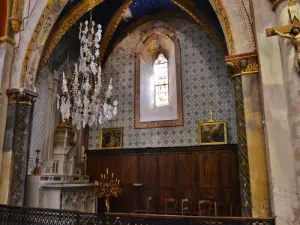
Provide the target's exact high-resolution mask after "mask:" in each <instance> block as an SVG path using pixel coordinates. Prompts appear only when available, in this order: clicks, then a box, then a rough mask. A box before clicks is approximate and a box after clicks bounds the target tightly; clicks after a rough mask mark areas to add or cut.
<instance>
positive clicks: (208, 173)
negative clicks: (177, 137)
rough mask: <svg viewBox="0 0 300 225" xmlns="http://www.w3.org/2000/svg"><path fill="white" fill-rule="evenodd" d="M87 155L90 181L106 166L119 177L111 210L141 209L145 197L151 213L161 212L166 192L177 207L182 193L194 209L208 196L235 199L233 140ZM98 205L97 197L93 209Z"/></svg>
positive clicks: (224, 201) (223, 200)
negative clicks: (118, 192) (119, 191)
mask: <svg viewBox="0 0 300 225" xmlns="http://www.w3.org/2000/svg"><path fill="white" fill-rule="evenodd" d="M87 155H88V158H87V174H88V175H90V176H91V179H92V181H94V180H95V179H99V178H100V174H101V173H104V172H105V170H106V168H108V169H109V171H110V172H114V173H115V174H116V175H117V176H118V177H119V178H120V180H121V187H122V189H123V193H122V196H120V197H119V198H117V199H112V200H111V210H112V211H113V212H132V211H136V210H146V199H147V198H148V197H152V199H153V205H154V210H155V211H156V212H157V213H163V212H164V211H165V199H166V198H170V197H172V198H175V199H177V201H178V205H177V206H178V207H177V211H178V212H180V211H181V199H183V198H188V199H189V200H191V201H192V203H193V209H194V212H197V210H198V208H197V207H198V206H197V201H198V200H202V199H213V200H215V201H217V202H220V206H222V204H223V206H224V205H228V204H230V203H235V204H239V202H240V196H239V177H238V165H237V146H236V145H224V146H193V147H180V148H152V149H124V150H117V151H114V150H110V151H90V152H89V151H88V152H87ZM135 183H141V184H143V185H142V186H141V187H135V186H134V185H133V184H135ZM221 208H222V207H221ZM223 208H224V207H223ZM227 208H228V207H227ZM104 210H105V207H104V201H103V199H101V200H100V201H99V208H98V211H99V212H103V211H104ZM221 210H222V209H221ZM225 211H226V210H225ZM225 211H224V212H225ZM227 211H228V210H227ZM224 212H222V215H226V212H225V213H224ZM220 215H221V214H220Z"/></svg>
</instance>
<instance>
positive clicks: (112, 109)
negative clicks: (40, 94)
mask: <svg viewBox="0 0 300 225" xmlns="http://www.w3.org/2000/svg"><path fill="white" fill-rule="evenodd" d="M90 15H91V18H92V14H90ZM91 18H90V21H85V22H84V24H82V23H80V27H79V40H80V56H79V58H78V61H77V62H76V63H75V65H74V66H75V69H74V73H73V76H72V78H71V79H69V80H68V79H67V78H66V77H65V74H64V73H63V82H62V87H61V95H60V96H58V108H59V110H60V113H61V116H62V120H63V121H69V118H70V117H71V118H72V125H73V126H74V127H77V129H78V130H79V129H80V128H81V127H86V125H89V126H90V127H91V126H92V125H94V124H97V123H99V124H102V123H104V122H105V121H110V120H112V119H113V118H114V117H115V116H116V115H117V105H118V102H117V101H116V100H115V101H113V102H112V100H111V97H112V90H113V86H112V78H110V80H109V84H108V87H107V89H106V92H105V90H104V89H103V87H102V70H101V63H100V62H99V60H98V57H99V55H100V50H99V49H100V40H101V36H102V27H101V25H100V24H97V25H96V24H95V22H94V21H92V19H91Z"/></svg>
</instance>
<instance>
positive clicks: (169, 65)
mask: <svg viewBox="0 0 300 225" xmlns="http://www.w3.org/2000/svg"><path fill="white" fill-rule="evenodd" d="M180 63H181V60H180V46H179V42H178V40H177V38H176V35H175V34H174V33H172V32H171V31H169V30H167V29H165V28H161V29H159V32H154V33H152V34H150V35H149V36H145V37H143V39H142V40H141V41H140V43H139V44H138V46H137V49H136V73H135V101H134V112H135V113H134V117H135V119H134V127H135V128H136V129H144V128H157V127H173V126H182V125H183V109H182V108H183V104H182V88H181V67H180Z"/></svg>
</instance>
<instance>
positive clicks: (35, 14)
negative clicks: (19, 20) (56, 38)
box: [10, 0, 104, 90]
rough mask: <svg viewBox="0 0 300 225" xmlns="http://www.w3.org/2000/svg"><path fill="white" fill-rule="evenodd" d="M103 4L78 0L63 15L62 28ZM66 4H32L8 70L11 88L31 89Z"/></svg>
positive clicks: (62, 1)
mask: <svg viewBox="0 0 300 225" xmlns="http://www.w3.org/2000/svg"><path fill="white" fill-rule="evenodd" d="M103 1H104V0H94V1H81V2H80V3H79V4H78V5H77V6H75V7H74V9H73V10H72V11H71V12H70V14H67V15H66V16H68V17H67V18H68V20H65V22H66V23H65V24H63V25H64V26H63V27H71V25H72V24H73V23H75V22H76V21H77V20H78V19H79V18H80V17H81V16H83V15H84V14H85V13H86V12H88V11H89V10H91V9H92V8H94V7H95V6H97V5H99V4H100V3H102V2H103ZM67 2H68V0H47V1H37V2H36V4H35V7H34V8H33V10H32V12H31V16H30V17H29V18H28V21H27V23H26V27H25V28H24V31H23V32H22V33H21V34H20V39H19V47H18V48H17V50H16V53H15V59H14V62H13V68H12V79H11V85H10V86H11V88H20V87H25V88H27V89H31V90H33V89H34V87H35V77H36V74H37V72H38V66H39V62H40V59H41V57H42V54H43V50H44V47H45V44H46V42H47V40H48V37H49V34H50V32H51V31H52V29H53V26H54V24H55V23H56V21H57V19H58V17H59V15H60V13H61V12H62V10H63V9H64V7H65V6H66V4H67ZM66 16H65V17H66ZM72 18H73V19H72ZM68 23H70V24H68ZM61 31H63V30H61ZM58 35H59V34H58Z"/></svg>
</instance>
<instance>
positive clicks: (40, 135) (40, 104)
mask: <svg viewBox="0 0 300 225" xmlns="http://www.w3.org/2000/svg"><path fill="white" fill-rule="evenodd" d="M49 73H50V71H49V70H48V69H44V70H42V71H41V73H40V74H39V76H38V80H37V85H36V91H37V93H38V95H39V96H38V98H37V100H36V102H35V104H34V111H33V121H32V131H31V138H30V153H29V158H35V157H36V152H35V151H36V150H37V149H40V150H42V151H41V153H40V156H43V153H44V150H45V149H44V148H45V144H46V143H45V141H46V140H45V139H46V138H45V136H46V128H47V126H46V124H47V122H46V121H47V111H48V110H50V107H49V105H48V104H49V102H48V94H49V80H48V76H49ZM50 76H51V75H50ZM33 161H34V160H33ZM30 164H31V163H30ZM30 167H31V166H30V165H29V170H30Z"/></svg>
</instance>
